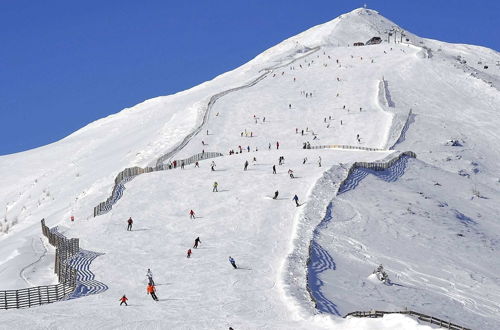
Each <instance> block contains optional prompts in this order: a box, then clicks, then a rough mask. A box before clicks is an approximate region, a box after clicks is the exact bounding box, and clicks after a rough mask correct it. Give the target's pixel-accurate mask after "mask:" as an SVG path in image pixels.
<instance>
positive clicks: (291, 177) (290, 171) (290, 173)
mask: <svg viewBox="0 0 500 330" xmlns="http://www.w3.org/2000/svg"><path fill="white" fill-rule="evenodd" d="M288 175H289V176H290V179H293V178H295V177H294V176H293V171H292V170H291V169H288Z"/></svg>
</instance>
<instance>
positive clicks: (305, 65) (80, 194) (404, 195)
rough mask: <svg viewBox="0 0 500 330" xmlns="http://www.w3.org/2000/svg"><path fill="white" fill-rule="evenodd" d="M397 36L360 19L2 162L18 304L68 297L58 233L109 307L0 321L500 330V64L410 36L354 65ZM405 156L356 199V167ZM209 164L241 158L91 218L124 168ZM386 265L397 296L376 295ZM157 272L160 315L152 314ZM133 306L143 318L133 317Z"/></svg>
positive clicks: (1, 275) (362, 15) (143, 183)
mask: <svg viewBox="0 0 500 330" xmlns="http://www.w3.org/2000/svg"><path fill="white" fill-rule="evenodd" d="M393 25H395V23H393V22H391V21H388V20H387V19H385V18H384V17H383V16H381V15H380V14H378V13H377V12H376V11H373V10H367V9H356V10H354V11H352V12H350V13H347V14H344V15H342V16H340V17H338V18H336V19H334V20H332V21H330V22H327V23H325V24H322V25H319V26H316V27H313V28H311V29H310V30H307V31H305V32H303V33H301V34H299V35H297V36H294V37H292V38H290V39H287V40H285V41H283V42H282V43H280V44H278V45H276V46H275V47H272V48H271V49H269V50H267V51H265V52H264V53H262V54H260V55H259V56H257V57H256V58H255V59H254V60H252V61H250V62H248V63H247V64H245V65H243V66H241V67H239V68H237V69H235V70H233V71H230V72H228V73H225V74H222V75H220V76H218V77H216V78H214V79H213V80H211V81H208V82H205V83H203V84H201V85H199V86H196V87H193V88H192V89H190V90H187V91H183V92H180V93H177V94H175V95H170V96H162V97H158V98H155V99H152V100H147V101H145V102H143V103H141V104H139V105H136V106H134V107H132V108H129V109H125V110H123V111H121V112H119V113H117V114H114V115H111V116H109V117H107V118H104V119H101V120H98V121H96V122H94V123H91V124H89V125H88V126H86V127H84V128H82V129H81V130H79V131H77V132H75V133H73V134H72V135H70V136H68V137H67V138H65V139H63V140H61V141H58V142H56V143H53V144H51V145H47V146H44V147H41V148H37V149H34V150H30V151H26V152H22V153H19V154H13V155H7V156H1V157H0V170H2V172H3V173H8V175H6V176H4V177H3V178H4V179H3V181H2V183H3V184H2V185H1V187H0V203H2V204H3V205H4V206H5V216H4V220H3V221H2V222H1V223H0V232H1V233H0V249H1V251H2V254H1V256H0V283H2V287H0V290H7V289H17V288H24V287H28V286H35V285H46V284H53V283H56V282H57V279H56V277H55V276H54V275H53V268H52V267H53V258H54V250H53V248H52V247H51V246H50V245H49V244H48V243H47V242H46V241H44V240H45V238H42V235H41V231H40V225H39V221H40V219H41V218H45V219H46V221H47V224H48V225H49V226H51V227H54V226H58V231H59V232H61V233H62V234H64V235H65V236H66V237H78V238H80V246H81V247H82V248H83V249H85V250H86V251H88V252H87V253H84V254H83V255H82V256H81V258H80V260H81V261H80V262H81V267H82V268H84V269H85V272H86V273H85V274H86V277H85V278H83V279H82V281H87V284H88V288H89V290H90V291H88V292H87V289H85V290H84V291H85V292H87V293H95V294H89V295H87V296H84V297H79V295H80V294H75V295H74V296H72V297H71V298H73V299H68V300H66V301H62V302H58V303H54V304H49V305H44V306H40V307H36V308H31V309H24V310H7V311H1V312H0V321H2V322H1V323H0V328H6V329H7V328H9V329H11V328H22V327H29V328H33V327H35V328H51V329H52V328H56V329H59V328H60V329H66V328H76V329H83V328H106V329H114V328H125V329H144V328H170V329H199V328H201V329H215V328H224V327H226V328H227V327H229V326H232V327H233V328H234V329H403V328H404V329H426V328H429V326H426V325H422V324H419V323H418V322H417V321H416V320H414V319H411V318H409V317H405V316H402V315H390V316H385V317H384V318H382V319H356V318H348V319H343V318H339V317H338V316H343V315H345V314H347V313H348V312H351V311H354V310H370V309H372V308H377V309H390V310H402V309H404V308H405V307H408V308H410V307H411V308H412V309H414V310H417V311H421V312H425V313H428V314H430V315H433V316H436V317H439V318H443V319H449V320H450V321H452V322H454V323H458V324H461V325H464V326H467V327H473V328H475V329H476V328H484V329H487V328H496V327H498V326H499V325H500V320H499V317H498V314H499V313H498V312H499V310H500V305H499V301H500V299H499V297H500V279H499V278H498V276H497V275H496V274H498V271H500V264H499V263H498V237H499V234H500V232H499V230H500V228H499V227H498V225H497V224H496V223H495V215H497V214H498V211H499V209H498V208H499V206H498V203H495V201H497V200H498V196H497V195H498V185H499V184H500V179H499V178H500V173H499V168H498V166H497V164H498V162H499V161H500V159H499V157H500V156H499V154H498V153H497V152H495V150H494V148H492V147H491V146H492V145H493V146H494V145H495V143H498V142H499V140H500V136H499V135H498V130H497V127H498V126H499V124H500V117H498V115H497V114H496V112H497V110H498V108H499V105H500V95H499V92H498V89H497V88H498V86H500V85H499V84H498V83H500V78H499V77H500V75H499V73H500V70H499V67H497V66H495V63H496V62H497V61H499V60H500V56H499V54H498V53H497V52H495V51H493V50H489V49H485V48H482V47H477V46H469V45H454V44H447V43H443V42H439V41H435V40H429V39H424V38H420V37H418V36H415V35H413V34H411V33H409V32H408V33H407V35H408V39H409V41H408V42H406V41H405V42H404V43H396V44H394V43H390V44H388V43H386V42H384V43H381V44H379V45H370V46H363V47H353V46H352V44H353V43H354V42H359V41H362V42H365V41H367V40H368V39H370V38H371V37H374V36H381V37H384V31H385V30H387V29H388V28H390V27H392V26H393ZM459 56H460V57H459ZM464 59H466V63H464ZM479 62H481V63H488V64H489V67H488V69H485V68H484V65H483V64H478V63H479ZM306 94H307V95H306ZM410 110H411V111H410ZM264 118H265V119H264ZM302 131H303V132H302ZM452 139H453V140H459V141H460V143H461V145H462V146H460V147H454V146H451V145H450V143H449V141H450V140H452ZM277 142H278V143H279V149H278V148H277ZM306 142H309V143H310V144H311V146H313V147H314V146H325V145H349V146H355V147H361V148H377V149H381V150H382V151H363V150H353V149H334V148H325V149H303V148H302V147H303V144H304V143H306ZM240 147H241V149H242V152H241V153H240ZM390 149H394V150H399V151H406V150H411V151H413V152H415V153H416V154H417V157H418V159H417V160H414V159H409V160H404V161H402V162H401V163H399V162H398V163H397V165H395V167H394V168H391V169H389V170H387V171H384V172H381V173H368V172H366V171H365V172H363V170H361V169H358V170H355V173H354V176H350V177H349V178H348V181H347V185H344V186H342V187H341V186H340V184H341V182H342V181H343V180H344V179H346V176H347V171H348V169H349V167H350V164H352V163H354V162H359V161H364V162H374V161H380V160H384V159H386V160H387V159H390V158H391V157H394V156H395V155H397V154H398V153H397V152H395V151H394V150H390ZM230 150H234V151H235V152H237V154H234V155H229V154H228V153H229V151H230ZM248 150H249V151H248ZM202 151H205V152H208V151H215V152H221V153H223V154H224V155H225V156H223V157H218V158H214V159H211V160H205V161H200V165H199V168H197V167H194V166H193V165H189V166H186V167H185V168H184V169H180V168H177V169H173V170H169V171H159V172H153V173H148V174H143V175H140V176H137V177H136V178H134V179H133V180H131V181H130V182H127V183H126V184H125V187H126V190H125V191H124V193H123V196H122V197H121V198H120V199H119V200H118V201H117V202H116V204H114V205H113V208H112V210H111V211H110V212H109V213H107V214H105V215H102V216H98V217H96V218H94V217H93V216H92V215H93V208H94V206H96V205H97V204H99V203H100V202H102V201H104V200H106V198H108V197H109V195H110V193H111V191H112V189H113V180H114V178H115V176H116V174H117V173H118V172H120V171H121V170H123V169H124V168H127V167H132V166H140V167H145V166H151V165H153V166H154V165H156V160H157V159H158V158H159V157H161V156H162V155H165V154H169V155H172V158H171V159H170V160H173V159H183V158H187V157H189V156H191V155H194V154H197V153H200V152H202ZM280 156H283V157H284V158H285V162H284V164H283V165H278V158H279V157H280ZM320 158H321V166H319V160H320ZM212 160H213V161H214V162H215V163H216V166H215V171H211V169H210V163H211V161H212ZM167 161H168V160H167ZM245 161H248V162H249V168H248V170H247V171H244V170H243V166H244V163H245ZM165 163H166V162H165ZM273 165H276V167H277V173H276V174H273V173H272V166H273ZM288 169H292V170H293V171H294V175H295V178H293V179H291V178H290V177H289V176H288V174H287V171H288ZM386 172H387V173H386ZM384 175H385V176H384ZM215 181H216V182H218V184H219V185H218V189H219V191H218V192H213V191H212V186H213V183H214V182H215ZM438 181H439V183H440V186H437V185H434V183H435V182H438ZM339 188H340V190H339ZM276 190H278V191H279V196H278V198H277V200H273V199H272V196H273V194H274V192H275V191H276ZM295 194H297V196H298V197H299V201H300V204H301V206H299V207H296V206H295V205H294V202H293V201H292V197H293V196H294V195H295ZM191 209H192V210H194V211H195V212H196V216H197V218H196V219H194V220H192V219H189V211H190V210H191ZM70 216H74V217H75V221H74V222H70V221H69V218H70ZM129 217H132V218H133V219H134V227H133V230H132V231H126V220H127V219H128V218H129ZM325 219H326V220H325ZM464 219H465V220H464ZM467 219H471V220H470V221H472V222H469V220H467ZM458 234H461V235H462V236H458ZM198 236H199V237H200V239H201V242H202V243H201V245H200V247H199V248H198V249H193V255H192V256H191V258H189V259H188V258H186V251H187V250H188V249H189V248H192V244H193V242H194V239H195V238H196V237H198ZM311 240H312V241H311ZM311 242H312V243H311ZM310 243H311V244H312V255H310V254H309V253H310V252H309V246H310ZM4 251H5V252H4ZM229 256H232V257H233V258H235V259H236V262H237V264H238V265H239V267H240V268H239V269H238V270H233V269H232V267H231V265H230V264H229V262H228V260H227V259H228V257H229ZM309 258H311V262H312V264H309V265H308V264H307V260H308V259H309ZM379 263H383V264H384V267H386V270H387V271H388V273H389V276H390V278H391V279H392V280H393V282H394V283H395V285H393V286H385V285H381V284H380V283H376V282H373V281H371V280H369V279H368V276H369V275H370V274H371V271H372V270H373V269H374V268H375V267H376V266H377V265H378V264H379ZM148 268H151V270H152V271H153V273H154V275H155V276H154V277H155V282H156V283H157V284H158V286H157V289H158V296H159V298H160V301H159V302H154V301H153V300H152V299H151V298H150V297H148V296H147V295H146V282H147V281H146V276H145V274H146V270H147V269H148ZM308 278H309V281H310V282H309V283H308ZM307 287H310V288H312V289H313V291H314V292H313V298H314V297H316V298H315V299H316V301H317V302H318V306H316V307H317V308H316V307H315V305H314V303H313V302H312V300H311V296H310V295H309V293H308V291H307ZM82 290H83V289H82ZM84 291H80V293H83V292H84ZM123 294H126V295H127V297H128V298H129V306H128V307H123V306H122V307H120V306H118V305H119V302H118V299H119V298H120V297H121V296H122V295H123ZM85 295H86V294H85ZM317 297H321V298H320V299H321V301H318V299H317ZM325 306H326V307H325Z"/></svg>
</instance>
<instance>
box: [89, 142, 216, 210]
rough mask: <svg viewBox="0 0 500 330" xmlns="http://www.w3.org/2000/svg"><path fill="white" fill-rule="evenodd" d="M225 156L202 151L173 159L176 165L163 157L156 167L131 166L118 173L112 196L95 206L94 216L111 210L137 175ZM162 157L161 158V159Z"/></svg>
mask: <svg viewBox="0 0 500 330" xmlns="http://www.w3.org/2000/svg"><path fill="white" fill-rule="evenodd" d="M220 156H223V155H222V154H221V153H220V152H200V153H199V154H196V155H193V156H191V157H189V158H186V159H181V160H174V161H172V164H174V162H175V167H174V166H173V165H172V166H169V165H167V164H163V163H162V162H164V161H165V160H166V159H163V160H161V162H160V161H158V162H157V165H156V166H155V167H145V168H142V167H137V166H136V167H129V168H126V169H124V170H123V171H121V172H120V173H118V175H117V176H116V178H115V185H114V186H113V191H112V192H111V196H109V197H108V199H106V201H104V202H101V203H99V205H97V206H96V207H94V217H96V216H98V215H101V214H104V213H107V212H109V211H110V210H111V208H112V206H113V204H115V203H116V202H117V201H118V200H119V199H120V198H121V196H122V193H123V190H124V186H123V185H124V183H125V182H128V181H130V180H132V179H133V178H135V177H136V176H138V175H140V174H144V173H150V172H156V171H164V170H169V169H173V168H177V167H180V166H181V165H182V164H184V165H189V164H193V163H196V162H197V161H200V160H204V159H209V158H214V157H220ZM160 159H161V157H160V158H159V160H160Z"/></svg>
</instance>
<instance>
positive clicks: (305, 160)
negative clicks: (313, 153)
mask: <svg viewBox="0 0 500 330" xmlns="http://www.w3.org/2000/svg"><path fill="white" fill-rule="evenodd" d="M304 149H305V148H304ZM306 162H307V157H304V160H303V161H302V164H305V163H306Z"/></svg>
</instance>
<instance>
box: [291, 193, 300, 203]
mask: <svg viewBox="0 0 500 330" xmlns="http://www.w3.org/2000/svg"><path fill="white" fill-rule="evenodd" d="M292 200H293V201H295V206H300V205H299V197H297V195H295V196H293V198H292Z"/></svg>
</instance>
